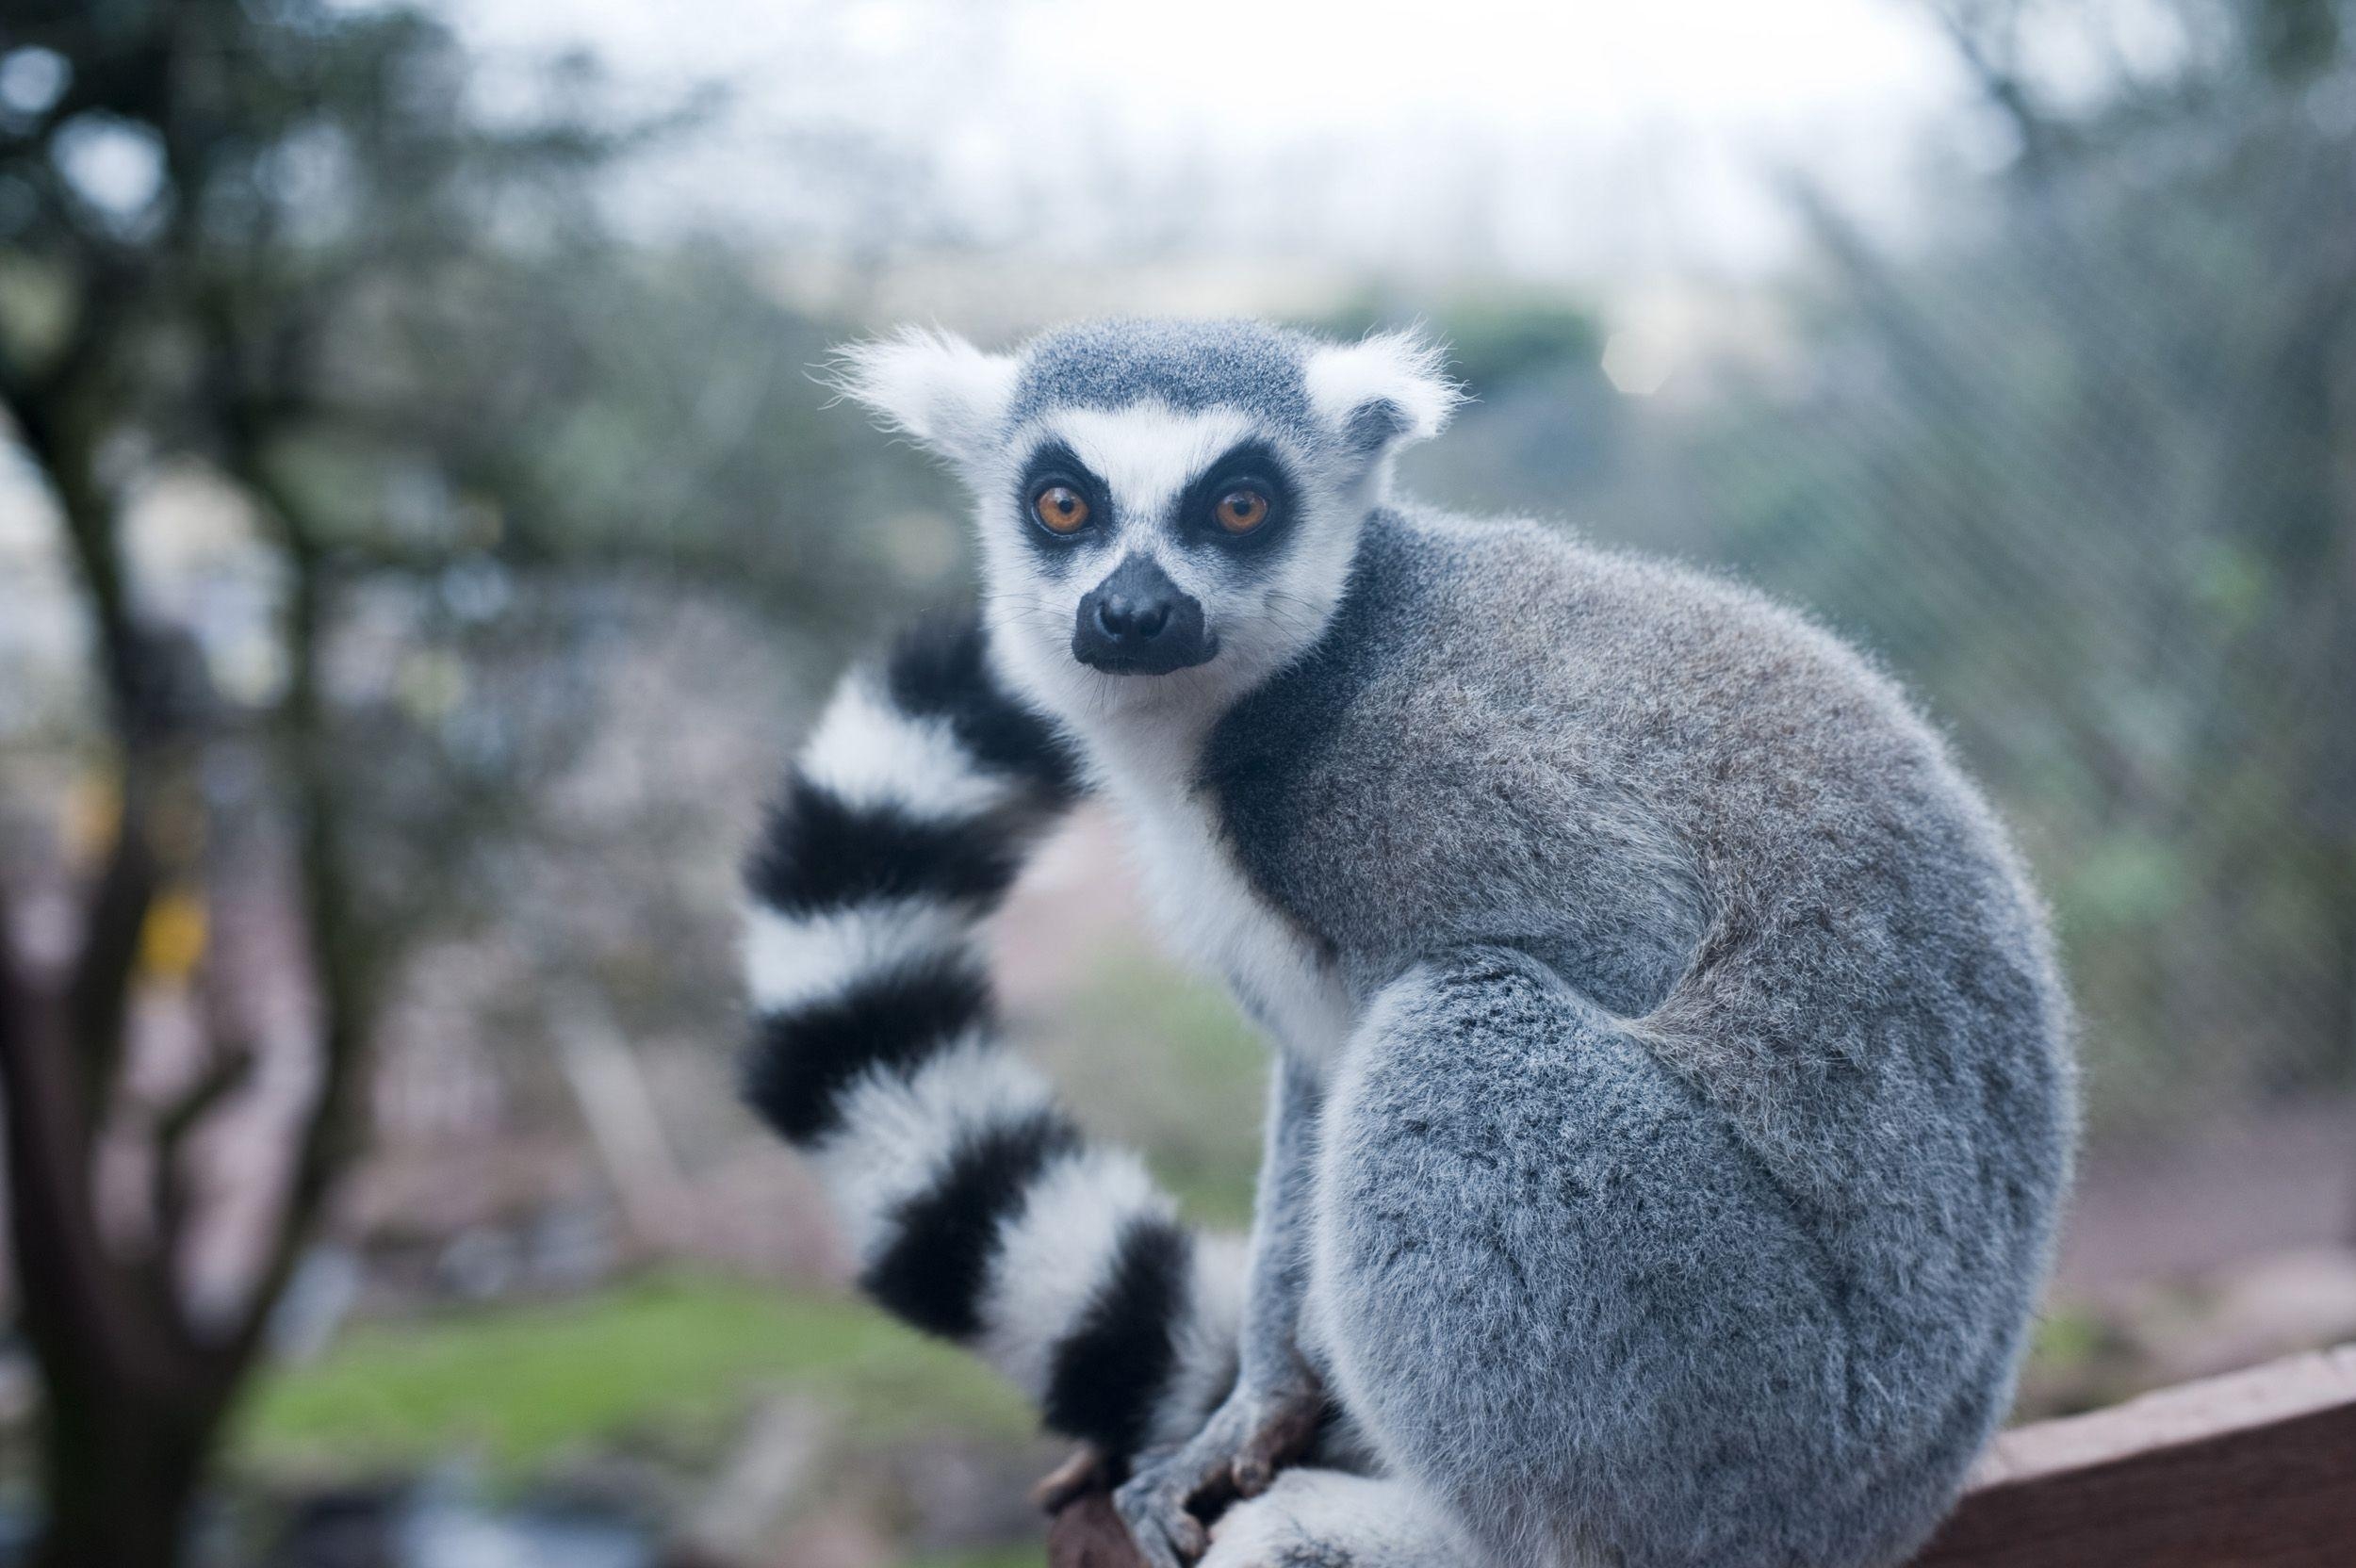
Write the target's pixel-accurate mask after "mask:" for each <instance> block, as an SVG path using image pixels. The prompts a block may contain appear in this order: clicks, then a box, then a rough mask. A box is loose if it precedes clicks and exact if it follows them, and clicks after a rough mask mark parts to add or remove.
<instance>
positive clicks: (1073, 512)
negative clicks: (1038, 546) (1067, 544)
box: [1031, 484, 1088, 533]
mask: <svg viewBox="0 0 2356 1568" xmlns="http://www.w3.org/2000/svg"><path fill="white" fill-rule="evenodd" d="M1031 511H1032V513H1033V514H1034V515H1036V516H1037V517H1038V518H1039V521H1040V522H1041V523H1043V524H1045V525H1046V527H1047V531H1049V532H1051V533H1077V532H1079V531H1080V530H1081V529H1082V528H1083V527H1085V526H1086V525H1087V523H1088V498H1086V497H1084V496H1082V495H1081V494H1080V492H1078V491H1077V490H1074V489H1073V488H1072V486H1070V485H1069V484H1051V485H1049V486H1048V487H1047V488H1046V489H1044V490H1041V491H1040V492H1039V494H1038V495H1036V496H1034V497H1032V498H1031Z"/></svg>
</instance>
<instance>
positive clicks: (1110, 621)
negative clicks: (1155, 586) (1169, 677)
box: [1096, 594, 1170, 643]
mask: <svg viewBox="0 0 2356 1568" xmlns="http://www.w3.org/2000/svg"><path fill="white" fill-rule="evenodd" d="M1169 624H1170V600H1169V599H1168V598H1167V597H1166V596H1161V595H1154V596H1150V597H1145V598H1130V597H1128V596H1125V595H1121V594H1111V595H1107V596H1105V597H1104V598H1101V599H1099V600H1097V601H1096V627H1097V629H1098V630H1100V631H1102V632H1103V633H1104V635H1105V636H1107V637H1110V638H1113V639H1114V640H1116V641H1125V640H1128V639H1131V638H1134V639H1136V640H1137V642H1140V643H1150V642H1152V641H1153V639H1154V638H1156V637H1158V636H1160V635H1161V634H1162V628H1164V627H1166V626H1168V625H1169Z"/></svg>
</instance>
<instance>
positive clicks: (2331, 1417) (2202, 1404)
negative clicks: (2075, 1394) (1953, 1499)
mask: <svg viewBox="0 0 2356 1568" xmlns="http://www.w3.org/2000/svg"><path fill="white" fill-rule="evenodd" d="M2119 1564H2133V1565H2134V1568H2348V1565H2349V1564H2356V1345H2348V1346H2342V1347H2341V1348H2338V1349H2336V1350H2326V1351H2320V1352H2318V1353H2316V1354H2314V1355H2305V1356H2293V1357H2291V1358H2289V1359H2288V1360H2286V1361H2278V1362H2269V1363H2268V1364H2266V1365H2264V1366H2259V1367H2253V1368H2251V1369H2250V1370H2249V1371H2247V1372H2234V1373H2230V1374H2228V1375H2226V1376H2224V1377H2221V1378H2209V1379H2205V1380H2201V1381H2200V1382H2193V1383H2184V1384H2181V1385H2179V1386H2178V1387H2175V1388H2168V1389H2162V1390H2161V1391H2160V1392H2158V1393H2156V1394H2147V1395H2145V1396H2144V1397H2142V1398H2140V1399H2131V1400H2129V1401H2128V1402H2127V1403H2125V1404H2123V1405H2117V1406H2114V1407H2113V1408H2111V1409H2109V1410H2101V1411H2096V1412H2094V1413H2091V1414H2087V1415H2073V1416H2069V1417H2066V1418H2064V1419H2062V1420H2058V1421H2040V1422H2037V1424H2036V1425H2034V1426H2028V1427H2020V1428H2016V1429H2013V1430H2012V1431H2009V1432H2006V1433H2005V1434H2004V1436H2002V1437H2000V1438H1998V1439H1997V1440H1996V1443H1995V1445H1994V1446H1992V1447H1991V1448H1990V1449H1989V1450H1988V1454H1987V1456H1986V1457H1985V1458H1984V1459H1982V1460H1981V1462H1980V1463H1979V1466H1978V1468H1977V1469H1975V1470H1974V1471H1973V1473H1972V1484H1971V1487H1970V1489H1969V1490H1968V1491H1967V1492H1966V1493H1965V1494H1964V1496H1963V1500H1962V1502H1960V1503H1959V1504H1957V1505H1956V1508H1955V1513H1954V1514H1953V1515H1952V1516H1951V1517H1950V1518H1949V1519H1948V1521H1947V1523H1946V1524H1945V1525H1944V1526H1943V1527H1941V1528H1940V1529H1939V1534H1938V1536H1937V1537H1936V1538H1935V1539H1934V1540H1933V1541H1932V1543H1931V1545H1930V1548H1929V1549H1928V1550H1927V1551H1925V1552H1924V1553H1923V1554H1922V1556H1921V1557H1920V1558H1918V1559H1917V1560H1916V1561H1915V1568H2098V1565H2099V1568H2115V1565H2119Z"/></svg>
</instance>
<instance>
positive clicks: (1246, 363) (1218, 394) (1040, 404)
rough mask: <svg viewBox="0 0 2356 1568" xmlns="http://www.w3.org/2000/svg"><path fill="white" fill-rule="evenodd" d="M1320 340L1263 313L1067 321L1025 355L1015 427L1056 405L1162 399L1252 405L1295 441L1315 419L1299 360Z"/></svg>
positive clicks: (1013, 411)
mask: <svg viewBox="0 0 2356 1568" xmlns="http://www.w3.org/2000/svg"><path fill="white" fill-rule="evenodd" d="M1313 343H1314V339H1311V338H1309V337H1308V336H1306V335H1303V334H1301V333H1296V332H1287V331H1285V330H1284V329H1283V328H1281V327H1271V326H1267V325H1264V324H1262V323H1260V322H1258V321H1138V320H1122V321H1095V322H1089V323H1087V324H1085V325H1082V326H1076V327H1067V328H1065V329H1064V330H1063V331H1061V332H1057V333H1053V334H1050V335H1047V336H1045V337H1042V338H1040V339H1039V341H1037V342H1036V343H1033V344H1032V345H1031V346H1030V347H1029V348H1028V349H1027V350H1026V351H1025V352H1024V353H1023V369H1022V374H1021V377H1020V379H1019V380H1017V382H1016V383H1015V392H1014V401H1013V403H1012V405H1011V406H1010V407H1009V408H1008V409H1007V411H1006V422H1007V424H1008V425H1010V426H1011V425H1021V424H1023V423H1024V422H1026V421H1028V420H1031V419H1035V418H1037V417H1039V415H1041V414H1043V413H1045V412H1046V411H1047V410H1049V409H1051V408H1072V407H1093V408H1121V407H1124V406H1126V405H1128V404H1130V403H1136V402H1142V401H1145V400H1149V399H1150V400H1158V401H1161V402H1164V403H1167V404H1169V405H1170V407H1172V408H1177V409H1184V410H1186V411H1187V412H1189V413H1191V412H1193V411H1195V410H1198V409H1204V408H1219V407H1225V408H1240V409H1246V410H1249V411H1250V412H1251V413H1252V415H1253V416H1254V417H1256V418H1258V419H1259V420H1261V421H1262V422H1263V423H1265V424H1267V425H1268V426H1271V427H1277V428H1281V429H1282V430H1283V431H1284V433H1286V434H1288V435H1291V436H1293V437H1295V438H1296V439H1298V438H1301V437H1303V436H1307V435H1310V434H1312V433H1314V427H1313V425H1312V421H1311V418H1310V413H1309V400H1308V396H1307V393H1306V391H1305V390H1304V388H1303V385H1302V382H1301V364H1302V361H1303V359H1304V358H1305V356H1306V353H1307V351H1308V349H1309V348H1310V347H1311V346H1312V344H1313Z"/></svg>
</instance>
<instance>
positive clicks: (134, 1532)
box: [31, 1379, 228, 1568]
mask: <svg viewBox="0 0 2356 1568" xmlns="http://www.w3.org/2000/svg"><path fill="white" fill-rule="evenodd" d="M227 1391H228V1387H227V1385H226V1384H221V1383H218V1382H216V1381H215V1380H210V1379H208V1380H205V1381H203V1382H200V1383H194V1384H191V1385H188V1386H186V1387H183V1388H179V1389H175V1390H172V1391H171V1392H169V1393H161V1394H159V1393H155V1392H135V1391H129V1390H121V1389H116V1390H109V1391H106V1392H102V1393H96V1394H94V1395H92V1396H90V1397H79V1398H76V1397H62V1398H58V1399H57V1400H55V1401H54V1402H53V1403H52V1405H51V1407H50V1409H49V1411H48V1413H47V1415H46V1417H45V1419H44V1422H43V1426H42V1431H41V1440H42V1441H41V1462H42V1470H43V1476H44V1480H45V1489H46V1501H47V1504H48V1515H47V1517H46V1518H45V1519H44V1521H43V1522H42V1527H41V1534H40V1536H39V1538H38V1539H37V1540H36V1542H35V1544H34V1546H33V1552H32V1557H31V1568H177V1565H178V1564H179V1563H180V1562H181V1561H182V1560H183V1559H184V1557H185V1556H186V1550H187V1545H188V1527H189V1523H190V1520H191V1517H192V1515H193V1512H194V1510H195V1504H196V1498H197V1491H198V1487H199V1485H200V1484H201V1482H202V1480H203V1478H204V1476H205V1467H206V1462H207V1460H208V1459H209V1457H210V1454H211V1450H212V1446H213V1443H214V1439H215V1438H216V1437H217V1436H218V1435H219V1433H220V1431H221V1418H222V1416H223V1414H224V1413H226V1411H227V1399H226V1394H227Z"/></svg>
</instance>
